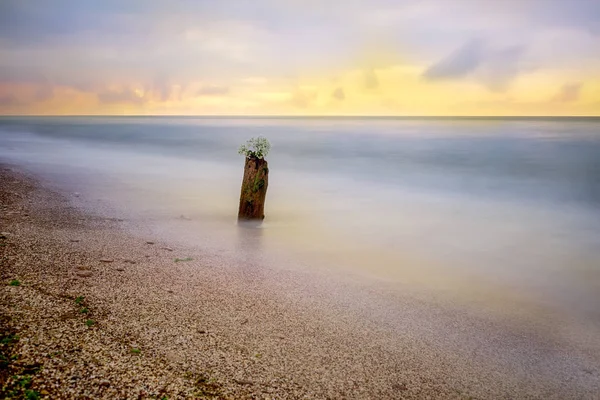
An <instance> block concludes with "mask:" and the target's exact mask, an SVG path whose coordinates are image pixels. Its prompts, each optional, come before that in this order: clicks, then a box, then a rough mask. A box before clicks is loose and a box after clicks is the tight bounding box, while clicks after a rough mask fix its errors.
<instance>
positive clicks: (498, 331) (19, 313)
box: [0, 165, 600, 399]
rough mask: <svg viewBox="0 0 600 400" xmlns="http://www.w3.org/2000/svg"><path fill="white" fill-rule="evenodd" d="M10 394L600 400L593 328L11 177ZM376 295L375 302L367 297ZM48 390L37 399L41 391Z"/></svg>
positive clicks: (4, 264)
mask: <svg viewBox="0 0 600 400" xmlns="http://www.w3.org/2000/svg"><path fill="white" fill-rule="evenodd" d="M0 201H1V206H2V211H1V220H0V226H1V229H0V230H1V231H2V238H1V239H0V241H1V244H0V261H1V268H2V281H3V288H2V291H1V297H0V299H1V300H0V305H1V311H2V319H1V323H2V337H3V342H2V343H3V344H2V357H3V358H2V361H3V369H2V374H1V387H2V389H1V390H2V392H1V396H2V397H3V398H13V397H15V398H18V396H23V395H27V396H33V397H28V398H48V399H59V398H69V399H70V398H73V399H75V398H94V399H96V398H103V399H117V398H118V399H146V398H148V399H152V398H154V399H176V398H177V399H179V398H181V399H184V398H286V399H287V398H314V399H317V398H323V399H327V398H331V399H333V398H335V399H338V398H352V399H355V398H356V399H386V398H390V399H392V398H394V399H396V398H397V399H402V398H406V399H413V398H414V399H424V398H440V399H442V398H443V399H449V398H456V399H492V398H493V399H500V398H506V399H516V398H519V399H526V398H532V399H533V398H538V399H550V398H554V399H594V398H598V393H600V369H599V367H598V366H599V365H600V351H599V350H600V346H599V343H598V340H597V339H598V338H597V337H594V332H597V331H596V330H595V325H594V324H591V325H590V329H589V330H585V329H582V330H579V331H577V332H575V331H572V330H571V331H568V332H567V331H564V332H563V331H561V329H560V327H552V326H545V325H544V322H536V318H535V317H534V316H528V315H524V316H523V318H522V319H521V320H522V321H529V322H530V323H523V324H518V321H521V320H519V319H502V318H498V317H497V316H491V315H488V316H486V315H482V314H477V313H473V312H471V311H469V309H467V308H461V307H459V306H458V305H456V304H440V303H439V302H437V301H435V299H425V298H422V297H419V296H412V295H411V294H410V293H406V294H405V295H399V296H392V295H390V296H385V295H382V293H385V287H384V286H383V284H382V286H381V287H378V286H377V285H375V284H358V283H356V284H353V283H351V282H349V281H348V282H343V281H341V282H336V281H335V280H334V279H330V278H331V277H327V276H325V275H323V276H317V277H315V276H312V275H311V274H308V273H306V272H302V271H297V270H286V269H280V270H270V269H267V268H265V267H262V266H261V265H259V264H258V263H256V262H255V261H252V260H251V261H250V262H248V263H240V265H226V259H225V258H223V257H220V256H219V255H218V254H210V253H203V252H202V251H201V250H198V249H190V248H183V247H181V246H177V245H174V244H172V243H170V242H169V238H168V237H150V236H147V237H144V236H143V235H140V234H133V233H131V232H130V231H129V230H128V229H126V228H125V227H126V224H127V221H123V220H121V219H118V218H116V217H114V218H113V217H106V216H104V215H103V216H100V215H94V214H91V213H85V212H82V211H81V210H79V209H77V208H75V207H73V206H72V204H71V203H70V201H69V199H68V198H67V197H66V196H65V194H63V193H57V192H55V191H53V190H50V189H48V188H47V187H46V186H45V185H44V184H43V183H40V182H39V181H37V180H36V179H35V178H34V177H33V176H31V174H29V173H27V172H25V171H22V170H19V169H18V168H17V167H15V166H7V165H5V166H3V167H2V169H1V172H0ZM369 299H370V300H369ZM35 396H38V397H35Z"/></svg>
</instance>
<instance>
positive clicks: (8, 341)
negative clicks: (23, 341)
mask: <svg viewBox="0 0 600 400" xmlns="http://www.w3.org/2000/svg"><path fill="white" fill-rule="evenodd" d="M17 340H19V335H15V334H10V335H8V336H5V337H3V338H2V340H0V343H2V344H12V343H13V342H16V341H17Z"/></svg>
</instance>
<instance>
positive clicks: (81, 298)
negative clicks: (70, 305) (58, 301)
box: [75, 296, 84, 305]
mask: <svg viewBox="0 0 600 400" xmlns="http://www.w3.org/2000/svg"><path fill="white" fill-rule="evenodd" d="M83 299H84V297H83V296H77V298H76V299H75V304H78V305H79V304H81V303H83Z"/></svg>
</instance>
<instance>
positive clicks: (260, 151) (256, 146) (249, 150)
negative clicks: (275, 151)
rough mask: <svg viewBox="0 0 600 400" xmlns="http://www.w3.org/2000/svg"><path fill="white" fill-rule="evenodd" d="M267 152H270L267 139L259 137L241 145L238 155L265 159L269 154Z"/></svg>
mask: <svg viewBox="0 0 600 400" xmlns="http://www.w3.org/2000/svg"><path fill="white" fill-rule="evenodd" d="M269 150H271V143H269V141H268V140H267V138H265V137H263V136H259V137H257V138H251V139H249V140H248V141H247V142H246V143H244V144H242V145H241V146H240V148H239V150H238V153H239V154H241V155H243V156H246V157H248V158H265V157H266V156H267V154H269Z"/></svg>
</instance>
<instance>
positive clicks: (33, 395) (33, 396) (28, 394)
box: [25, 390, 40, 400]
mask: <svg viewBox="0 0 600 400" xmlns="http://www.w3.org/2000/svg"><path fill="white" fill-rule="evenodd" d="M25 398H27V400H39V399H40V394H39V393H38V392H36V391H35V390H26V391H25Z"/></svg>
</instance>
